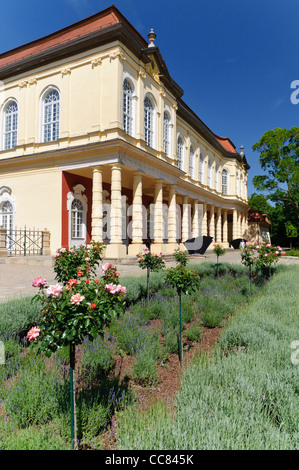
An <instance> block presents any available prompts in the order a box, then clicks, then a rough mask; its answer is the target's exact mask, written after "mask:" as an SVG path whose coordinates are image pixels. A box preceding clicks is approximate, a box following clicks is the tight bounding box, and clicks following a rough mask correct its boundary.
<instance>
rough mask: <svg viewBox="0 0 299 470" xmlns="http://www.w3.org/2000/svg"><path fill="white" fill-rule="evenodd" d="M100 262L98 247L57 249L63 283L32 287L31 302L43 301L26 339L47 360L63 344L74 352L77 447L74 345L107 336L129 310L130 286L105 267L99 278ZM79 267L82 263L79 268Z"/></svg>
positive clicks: (35, 283)
mask: <svg viewBox="0 0 299 470" xmlns="http://www.w3.org/2000/svg"><path fill="white" fill-rule="evenodd" d="M87 255H88V256H87ZM83 256H84V263H82V257H83ZM99 259H100V257H99V248H98V245H92V247H91V248H90V250H89V251H87V252H85V251H84V252H83V248H82V247H79V248H78V249H73V250H72V251H71V250H65V249H62V251H61V250H58V256H57V257H56V260H57V264H56V273H57V278H58V280H59V283H57V284H54V285H48V283H47V281H46V279H44V278H42V277H38V278H36V279H34V281H33V283H32V285H33V286H34V287H36V288H38V289H39V292H38V294H37V295H36V296H34V298H33V300H34V301H37V300H39V301H41V303H42V310H41V319H40V322H39V324H38V325H37V326H34V327H33V328H31V330H30V331H29V332H28V334H27V338H28V340H29V341H30V342H31V343H33V344H34V345H36V346H37V347H38V348H39V350H40V351H41V352H43V353H44V354H45V355H46V356H48V357H50V356H51V354H52V353H54V352H55V351H57V349H59V348H61V347H63V346H67V345H68V346H69V348H70V384H71V397H72V399H71V406H72V410H71V438H72V444H73V443H75V445H76V442H77V440H76V436H75V438H74V429H75V432H76V424H74V422H75V416H76V413H75V411H74V410H75V400H74V394H75V388H74V379H73V371H74V368H75V346H76V345H78V344H81V343H82V342H83V340H84V339H85V338H88V339H89V340H91V341H92V340H93V339H95V338H96V337H97V336H98V335H102V334H104V330H105V327H106V326H107V325H108V324H109V323H110V322H111V321H112V319H113V318H115V317H117V316H118V315H119V314H120V313H121V312H123V311H124V308H125V295H126V287H124V286H122V285H120V283H119V273H118V272H117V270H116V268H115V266H113V265H110V264H109V265H103V267H102V276H101V277H100V278H99V279H96V278H95V266H96V265H97V264H98V260H99ZM76 263H80V264H79V266H76ZM67 267H69V268H70V269H69V274H68V270H67Z"/></svg>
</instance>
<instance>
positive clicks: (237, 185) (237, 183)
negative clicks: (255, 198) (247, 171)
mask: <svg viewBox="0 0 299 470" xmlns="http://www.w3.org/2000/svg"><path fill="white" fill-rule="evenodd" d="M236 195H237V196H239V172H238V170H237V172H236Z"/></svg>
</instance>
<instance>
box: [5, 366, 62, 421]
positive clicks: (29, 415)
mask: <svg viewBox="0 0 299 470" xmlns="http://www.w3.org/2000/svg"><path fill="white" fill-rule="evenodd" d="M45 367H46V366H45V361H44V360H42V359H37V358H35V361H34V362H33V361H31V363H29V364H28V365H27V366H26V367H24V368H23V369H21V370H20V371H19V375H18V376H17V377H16V378H15V380H13V381H11V383H10V385H9V388H8V389H6V390H5V389H4V388H2V406H3V408H4V410H5V412H6V413H7V414H8V415H11V416H12V420H13V423H14V424H16V425H17V426H19V427H21V428H25V427H27V426H28V425H30V424H45V423H47V422H49V421H51V420H52V419H53V418H54V417H55V416H57V415H58V414H59V412H61V411H62V410H65V409H66V402H67V401H68V395H69V387H68V385H67V383H65V382H64V381H63V379H62V378H61V377H60V376H59V373H58V369H56V368H54V369H53V370H52V371H51V372H50V371H49V370H47V371H46V369H45Z"/></svg>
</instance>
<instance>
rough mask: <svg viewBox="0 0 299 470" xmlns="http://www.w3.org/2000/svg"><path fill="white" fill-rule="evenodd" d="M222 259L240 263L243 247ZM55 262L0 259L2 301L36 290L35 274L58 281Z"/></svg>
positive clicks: (121, 267)
mask: <svg viewBox="0 0 299 470" xmlns="http://www.w3.org/2000/svg"><path fill="white" fill-rule="evenodd" d="M220 260H221V262H227V263H236V264H239V263H241V255H240V251H239V250H227V252H226V254H225V255H224V256H222V257H221V258H220ZM5 261H6V262H5ZM209 261H213V262H216V256H215V255H214V254H213V253H212V252H207V253H206V254H205V256H204V257H202V256H201V257H199V256H193V257H190V263H196V264H198V263H205V262H209ZM52 262H53V260H52V258H51V257H27V258H25V257H23V258H21V257H20V258H11V259H7V260H4V259H3V258H2V259H0V302H5V301H6V300H9V299H15V298H20V297H26V296H32V295H34V294H36V292H37V291H36V288H34V287H32V281H33V279H35V278H36V277H40V276H41V277H44V278H46V279H47V281H48V282H49V283H50V284H56V282H57V281H56V280H55V273H54V271H53V268H52ZM104 262H106V260H105V261H104ZM279 263H282V264H298V265H299V259H296V258H291V257H283V258H280V260H279ZM115 264H116V266H117V269H118V271H119V273H120V275H121V277H122V276H126V275H129V276H140V275H145V272H144V271H142V270H141V269H140V268H139V267H138V265H137V262H136V260H134V264H133V263H132V264H117V263H115ZM174 265H175V263H174V261H168V262H167V263H166V267H171V266H174Z"/></svg>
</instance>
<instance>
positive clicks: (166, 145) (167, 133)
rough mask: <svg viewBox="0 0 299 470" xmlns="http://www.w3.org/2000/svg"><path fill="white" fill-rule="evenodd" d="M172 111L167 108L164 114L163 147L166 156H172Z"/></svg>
mask: <svg viewBox="0 0 299 470" xmlns="http://www.w3.org/2000/svg"><path fill="white" fill-rule="evenodd" d="M170 116H171V115H170V112H169V111H168V110H167V109H165V110H164V114H163V149H164V152H165V153H166V156H167V157H169V158H171V142H172V135H171V134H172V133H171V129H172V124H171V117H170ZM166 117H167V119H166Z"/></svg>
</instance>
